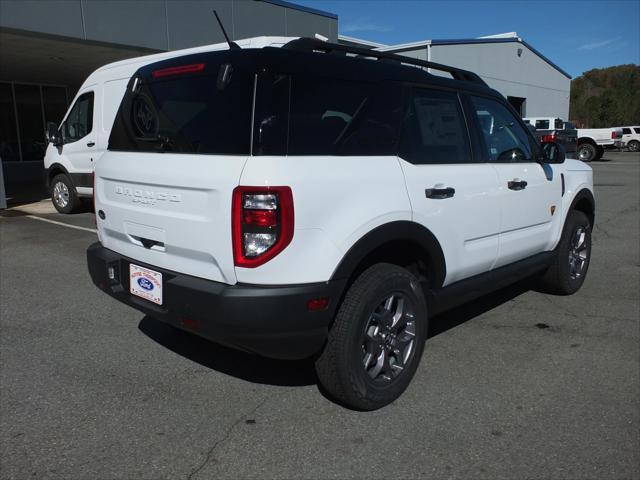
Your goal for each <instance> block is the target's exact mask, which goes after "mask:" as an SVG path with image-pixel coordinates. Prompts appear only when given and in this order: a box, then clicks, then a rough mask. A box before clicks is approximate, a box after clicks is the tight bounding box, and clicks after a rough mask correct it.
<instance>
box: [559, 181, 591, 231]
mask: <svg viewBox="0 0 640 480" xmlns="http://www.w3.org/2000/svg"><path fill="white" fill-rule="evenodd" d="M583 201H586V203H588V204H589V207H590V211H589V212H585V213H586V214H587V215H588V216H589V220H591V227H592V228H593V224H594V221H595V212H596V200H595V198H594V197H593V193H591V190H589V189H588V188H582V189H581V190H579V191H578V193H576V194H575V195H574V197H573V199H572V200H571V205H569V208H568V209H567V215H569V212H570V211H571V210H575V209H576V206H577V205H578V203H581V202H583ZM578 210H580V209H578ZM565 221H566V216H565Z"/></svg>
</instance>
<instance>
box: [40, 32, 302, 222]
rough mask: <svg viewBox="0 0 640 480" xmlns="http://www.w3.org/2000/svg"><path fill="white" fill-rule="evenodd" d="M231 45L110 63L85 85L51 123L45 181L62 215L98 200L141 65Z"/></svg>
mask: <svg viewBox="0 0 640 480" xmlns="http://www.w3.org/2000/svg"><path fill="white" fill-rule="evenodd" d="M295 38H297V37H267V36H262V37H254V38H247V39H244V40H238V41H237V42H236V43H237V44H238V46H240V47H241V48H263V47H267V46H273V47H279V46H282V45H284V44H286V43H287V42H289V41H291V40H293V39H295ZM227 48H228V45H227V44H226V43H218V44H214V45H205V46H202V47H195V48H188V49H184V50H175V51H171V52H164V53H158V54H154V55H146V56H144V57H137V58H131V59H127V60H122V61H119V62H115V63H110V64H107V65H105V66H103V67H100V68H99V69H97V70H96V71H95V72H93V73H92V74H91V75H89V77H87V79H86V80H85V81H84V83H83V84H82V86H81V87H80V89H79V90H78V93H77V94H76V96H75V98H74V99H73V102H72V104H71V106H70V107H69V109H68V110H67V113H66V115H65V116H64V118H63V120H62V122H61V124H60V126H58V125H55V124H54V123H49V124H48V125H47V132H46V136H47V140H48V142H49V144H48V146H47V151H46V153H45V157H44V168H45V171H44V180H45V185H46V187H47V190H48V191H50V193H51V200H52V202H53V205H54V206H55V208H56V210H58V211H59V212H60V213H71V212H73V211H74V210H75V209H76V208H77V207H78V205H79V204H80V198H83V197H84V198H91V197H92V196H93V170H94V168H95V164H96V162H97V161H98V160H99V159H100V157H101V156H102V154H103V153H104V152H105V151H106V150H107V146H108V141H109V134H110V133H111V126H112V125H113V120H114V118H115V116H116V113H117V110H118V107H119V106H120V102H121V101H122V96H123V95H124V91H125V88H126V86H127V82H128V81H129V78H130V77H131V75H132V74H133V73H134V72H135V71H136V70H138V69H139V68H140V67H142V66H144V65H147V64H149V63H152V62H157V61H159V60H166V59H169V58H175V57H180V56H183V55H189V54H194V53H201V52H211V51H216V50H222V49H227Z"/></svg>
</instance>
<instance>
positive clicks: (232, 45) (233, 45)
mask: <svg viewBox="0 0 640 480" xmlns="http://www.w3.org/2000/svg"><path fill="white" fill-rule="evenodd" d="M213 14H214V15H215V16H216V20H218V25H220V30H222V34H223V35H224V38H225V39H226V40H227V43H228V44H229V50H240V46H239V45H238V44H237V43H236V42H232V41H231V40H229V36H228V35H227V31H226V30H225V29H224V25H223V24H222V21H221V20H220V17H219V16H218V12H216V11H215V10H214V11H213Z"/></svg>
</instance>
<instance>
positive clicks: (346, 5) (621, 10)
mask: <svg viewBox="0 0 640 480" xmlns="http://www.w3.org/2000/svg"><path fill="white" fill-rule="evenodd" d="M293 2H294V3H297V4H299V5H305V6H308V7H312V8H317V9H320V10H325V11H328V12H331V13H335V14H337V15H338V33H340V34H343V35H349V36H351V37H358V38H363V39H366V40H371V41H374V42H380V43H387V44H397V43H407V42H414V41H418V40H427V39H445V38H473V37H479V36H482V35H491V34H495V33H504V32H513V31H515V32H518V35H519V36H520V37H522V38H523V39H524V40H525V41H526V42H528V43H529V44H531V45H532V46H533V47H534V48H536V49H537V50H539V51H540V52H541V53H542V54H543V55H545V56H546V57H548V58H549V59H550V60H551V61H552V62H554V63H556V64H557V65H558V66H559V67H560V68H562V69H563V70H565V71H566V72H568V73H569V74H570V75H572V76H573V77H576V76H579V75H581V74H582V73H583V72H585V71H587V70H590V69H592V68H603V67H609V66H612V65H620V64H624V63H635V64H638V63H640V0H610V1H604V0H583V1H571V0H565V1H549V0H539V1H526V0H512V1H508V0H503V1H483V0H475V1H474V0H464V1H458V0H451V1H440V0H396V1H393V0H293Z"/></svg>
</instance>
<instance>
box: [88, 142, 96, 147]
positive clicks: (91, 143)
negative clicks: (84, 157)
mask: <svg viewBox="0 0 640 480" xmlns="http://www.w3.org/2000/svg"><path fill="white" fill-rule="evenodd" d="M95 144H96V142H89V143H87V147H93V146H94V145H95Z"/></svg>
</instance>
